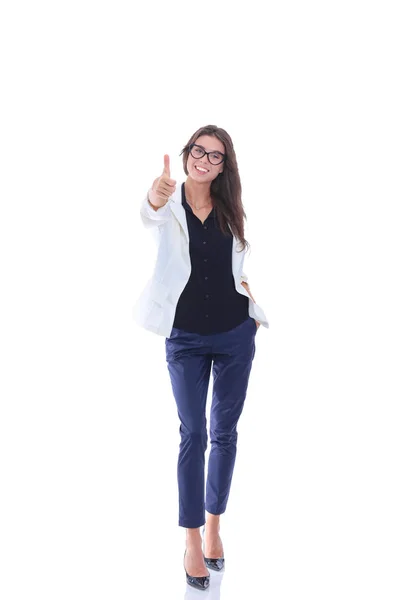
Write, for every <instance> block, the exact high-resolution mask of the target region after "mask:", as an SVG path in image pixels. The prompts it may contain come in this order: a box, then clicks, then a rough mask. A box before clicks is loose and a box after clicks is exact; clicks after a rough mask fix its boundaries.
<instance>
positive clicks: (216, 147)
mask: <svg viewBox="0 0 400 600" xmlns="http://www.w3.org/2000/svg"><path fill="white" fill-rule="evenodd" d="M194 143H195V144H197V145H198V146H202V147H203V148H204V150H206V152H212V151H214V152H215V151H216V152H222V154H225V147H224V144H223V143H222V142H221V141H220V140H219V139H218V138H217V137H214V136H211V135H201V136H199V137H198V138H197V140H195V142H194ZM196 167H201V168H203V169H207V172H206V173H203V172H200V171H198V170H197V169H196ZM187 170H188V173H189V176H190V177H191V178H192V179H194V180H195V181H198V182H208V183H211V181H213V179H215V178H216V177H218V175H219V173H221V172H222V171H223V170H224V163H223V162H222V163H220V164H219V165H213V164H211V163H210V161H209V160H208V158H207V154H205V155H204V156H202V157H201V158H193V156H192V155H191V154H190V152H189V156H188V159H187Z"/></svg>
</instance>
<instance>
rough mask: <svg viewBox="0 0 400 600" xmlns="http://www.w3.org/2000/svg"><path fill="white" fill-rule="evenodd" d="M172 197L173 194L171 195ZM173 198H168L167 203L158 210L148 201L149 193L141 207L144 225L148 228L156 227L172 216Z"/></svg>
mask: <svg viewBox="0 0 400 600" xmlns="http://www.w3.org/2000/svg"><path fill="white" fill-rule="evenodd" d="M171 197H172V196H171ZM170 204H171V198H168V200H167V203H166V204H164V206H161V208H159V209H158V210H154V208H152V207H151V206H150V204H149V203H148V201H147V194H146V197H145V199H144V200H143V201H142V205H141V207H140V216H141V219H142V222H143V225H144V226H145V227H146V229H148V228H149V227H156V226H158V225H162V224H163V223H166V222H167V221H169V219H171V218H172V211H171V208H170V206H169V205H170Z"/></svg>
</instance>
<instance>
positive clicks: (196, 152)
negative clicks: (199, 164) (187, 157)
mask: <svg viewBox="0 0 400 600" xmlns="http://www.w3.org/2000/svg"><path fill="white" fill-rule="evenodd" d="M190 154H191V155H192V156H193V158H201V157H202V156H204V150H203V149H202V148H200V146H193V147H192V149H191V151H190Z"/></svg>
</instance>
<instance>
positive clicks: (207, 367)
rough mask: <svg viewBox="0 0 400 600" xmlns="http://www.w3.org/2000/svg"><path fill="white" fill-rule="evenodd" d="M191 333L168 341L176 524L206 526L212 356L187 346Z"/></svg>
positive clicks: (190, 345)
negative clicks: (175, 436)
mask: <svg viewBox="0 0 400 600" xmlns="http://www.w3.org/2000/svg"><path fill="white" fill-rule="evenodd" d="M189 336H190V334H185V336H184V337H183V338H182V340H179V337H174V338H167V340H166V350H167V362H168V371H169V374H170V378H171V384H172V390H173V394H174V397H175V401H176V405H177V410H178V416H179V420H180V428H179V431H180V436H181V441H180V446H179V456H178V469H177V475H178V489H179V525H180V526H182V527H190V528H192V527H193V528H196V527H201V526H202V525H203V524H204V523H205V502H204V491H205V489H204V488H205V485H204V478H205V476H204V467H205V458H204V454H205V451H206V448H207V423H206V401H207V391H208V386H209V381H210V373H211V355H209V354H207V353H203V352H202V350H201V349H200V348H196V347H194V346H193V345H192V344H190V343H188V342H189V340H190V339H191V340H193V339H194V338H189Z"/></svg>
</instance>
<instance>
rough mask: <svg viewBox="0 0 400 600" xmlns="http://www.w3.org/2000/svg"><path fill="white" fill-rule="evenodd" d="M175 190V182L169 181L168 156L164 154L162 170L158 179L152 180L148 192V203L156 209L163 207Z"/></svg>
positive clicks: (173, 180)
mask: <svg viewBox="0 0 400 600" xmlns="http://www.w3.org/2000/svg"><path fill="white" fill-rule="evenodd" d="M175 190H176V181H175V179H171V173H170V167H169V156H168V154H164V170H163V172H162V173H161V175H160V177H157V178H156V179H155V180H154V182H153V185H152V187H151V190H150V191H149V198H150V202H151V203H152V204H154V205H155V206H158V207H161V206H164V204H166V203H167V201H168V198H170V197H171V196H172V194H173V193H174V192H175Z"/></svg>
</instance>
